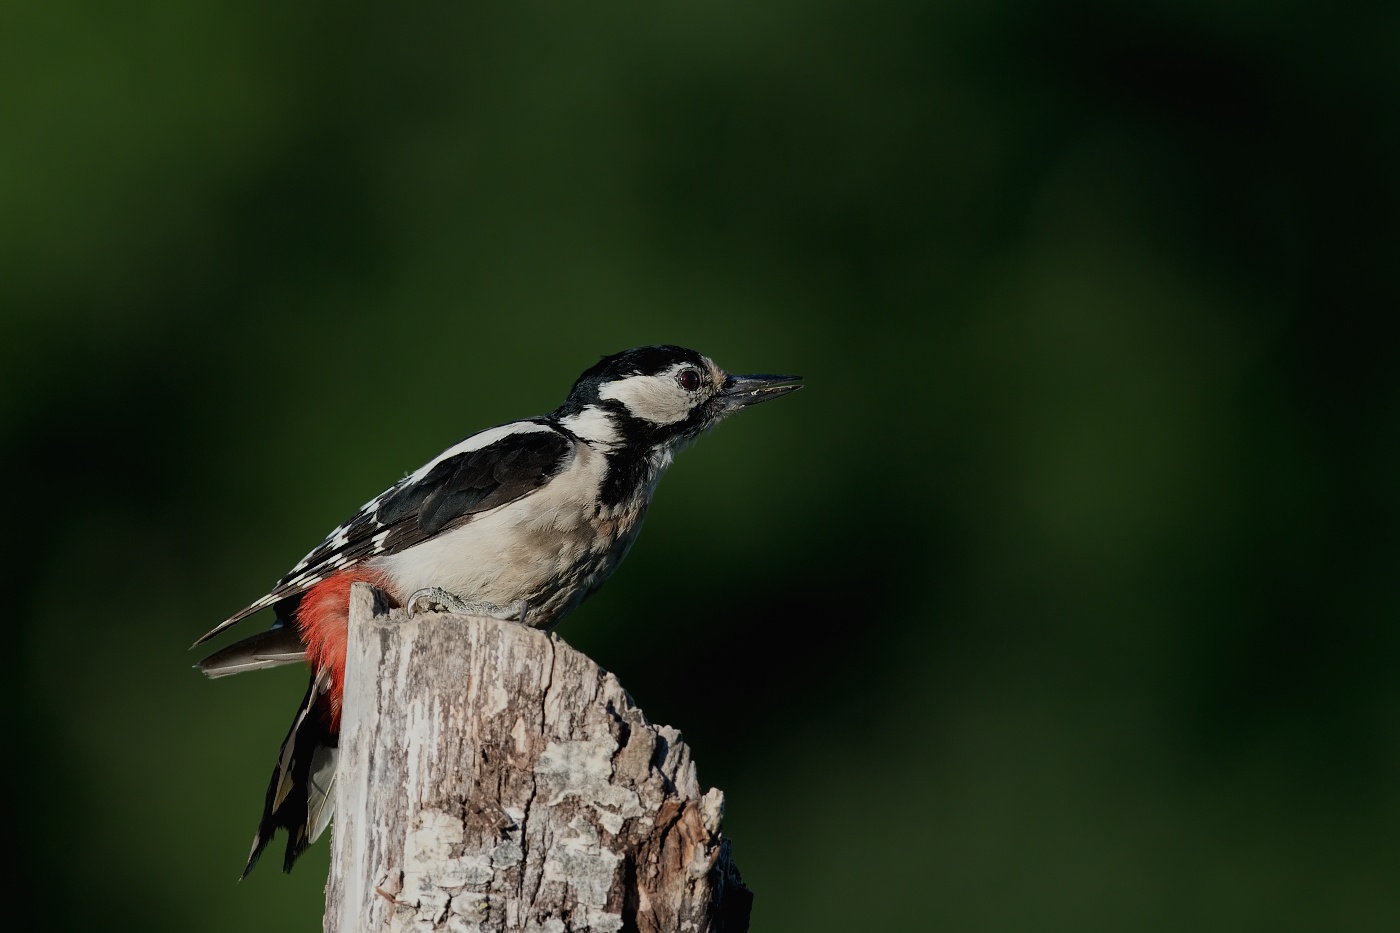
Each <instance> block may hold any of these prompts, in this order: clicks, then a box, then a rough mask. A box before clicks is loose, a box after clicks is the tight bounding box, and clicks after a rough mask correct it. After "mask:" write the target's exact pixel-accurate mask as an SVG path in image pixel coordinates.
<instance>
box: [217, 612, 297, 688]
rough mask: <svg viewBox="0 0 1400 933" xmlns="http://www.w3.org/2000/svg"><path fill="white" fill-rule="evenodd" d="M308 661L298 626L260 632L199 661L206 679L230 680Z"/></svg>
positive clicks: (282, 626)
mask: <svg viewBox="0 0 1400 933" xmlns="http://www.w3.org/2000/svg"><path fill="white" fill-rule="evenodd" d="M304 660H306V645H305V644H303V643H302V640H301V635H300V634H299V633H298V632H297V629H296V626H294V625H285V624H280V623H279V624H278V625H274V626H273V627H272V628H270V629H268V630H267V631H265V632H258V633H257V634H256V635H251V636H249V637H248V638H245V639H243V640H242V641H236V642H234V643H233V644H231V645H229V646H228V647H227V648H220V649H219V650H218V651H215V652H214V653H213V654H211V655H209V657H207V658H205V659H204V660H202V661H200V662H199V663H198V664H196V665H195V667H197V668H199V670H200V671H201V672H203V673H204V675H205V676H206V677H210V678H214V677H227V676H228V675H230V674H241V673H243V672H244V671H260V670H263V669H265V668H269V667H280V666H281V665H283V664H294V663H296V662H298V661H304Z"/></svg>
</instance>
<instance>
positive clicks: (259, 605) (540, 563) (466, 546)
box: [195, 346, 801, 877]
mask: <svg viewBox="0 0 1400 933" xmlns="http://www.w3.org/2000/svg"><path fill="white" fill-rule="evenodd" d="M800 380H801V377H800V376H775V375H747V376H736V375H730V374H728V373H726V372H724V371H723V370H722V369H720V368H719V367H718V366H716V365H715V364H714V363H713V362H712V361H711V360H710V359H709V358H707V357H704V356H701V355H700V354H699V353H696V352H695V351H694V350H687V349H685V348H684V347H677V346H654V347H637V348H635V349H632V350H625V351H623V352H621V353H616V354H613V355H612V356H606V357H603V358H602V359H601V360H600V361H599V362H598V363H597V364H596V365H594V366H593V367H592V368H590V369H589V370H588V371H586V372H585V373H584V374H583V375H581V376H580V377H579V378H578V380H577V381H576V382H574V385H573V388H572V389H570V391H569V394H568V397H567V398H565V400H564V404H562V405H560V406H559V407H558V408H557V409H555V410H554V411H553V412H551V413H550V414H547V415H543V416H541V417H538V418H527V419H525V420H523V421H513V422H510V423H509V424H502V425H499V426H497V427H494V428H489V429H487V430H485V431H482V432H480V433H478V434H474V435H472V436H471V437H468V438H467V439H466V440H464V441H461V442H459V443H457V444H454V445H453V446H451V447H449V448H447V449H446V450H444V451H443V452H442V453H440V454H438V455H437V456H436V457H434V458H433V459H432V460H430V461H428V462H427V463H426V464H424V465H423V466H422V467H419V468H418V469H417V470H415V471H414V472H412V473H410V474H409V475H408V476H406V477H404V479H402V480H401V481H399V482H398V483H395V484H394V485H393V486H390V487H389V488H388V489H386V490H385V491H384V492H382V493H380V494H379V495H377V496H375V497H374V498H373V499H371V500H370V501H369V502H367V503H365V505H364V507H363V508H361V509H360V510H359V511H358V512H356V513H355V514H354V515H352V516H351V517H350V518H349V519H348V520H347V521H345V522H344V523H342V524H341V525H340V526H339V527H337V528H336V529H334V530H333V531H332V532H331V533H330V534H329V535H327V536H326V538H325V540H323V541H322V542H321V543H320V544H318V545H316V547H315V548H313V549H312V551H311V553H309V554H307V555H306V556H305V557H304V558H302V559H301V561H299V562H298V563H297V565H296V566H295V567H293V568H292V569H291V571H290V572H288V573H287V575H286V576H284V577H283V578H282V579H281V580H279V581H278V582H277V585H276V586H274V587H273V588H272V590H271V591H270V592H269V593H268V594H267V595H265V596H263V597H262V598H260V599H258V600H256V601H254V602H253V603H251V604H250V605H248V606H247V607H245V608H244V609H241V610H239V611H238V612H236V613H234V614H233V615H231V616H229V617H228V618H227V619H226V620H224V621H223V622H221V623H220V624H219V625H217V626H215V627H214V628H213V629H212V630H211V631H210V632H208V633H207V634H205V635H204V636H203V637H201V638H200V639H199V640H198V641H196V642H195V645H200V644H202V643H204V642H205V641H207V640H209V639H210V638H213V637H214V636H215V635H218V634H219V633H220V632H222V631H224V630H225V629H227V628H228V627H229V626H231V625H233V624H235V623H236V622H239V621H241V620H243V619H245V618H247V617H248V616H251V615H253V614H254V613H256V612H259V611H261V610H263V609H272V611H273V613H274V614H275V621H274V622H273V625H272V627H271V628H270V629H268V630H267V631H264V632H260V633H258V634H256V635H253V636H251V637H249V638H245V639H243V640H242V641H239V642H236V643H234V644H232V645H229V646H228V647H226V648H223V649H222V650H220V651H217V652H215V653H214V654H211V655H210V656H209V657H207V658H205V659H204V660H202V661H200V662H199V664H198V665H196V666H197V667H198V668H199V669H200V670H201V671H203V672H204V673H205V674H207V675H208V676H210V677H223V676H226V675H229V674H237V673H241V672H243V671H250V670H259V669H263V668H269V667H276V666H278V665H282V664H290V663H294V662H298V661H305V663H306V664H307V666H308V667H310V669H311V682H310V685H309V686H308V687H307V691H306V697H305V699H303V700H302V703H301V706H300V707H299V708H298V709H297V713H296V716H295V718H294V719H293V720H292V727H291V730H290V731H289V732H288V733H287V737H286V739H284V740H283V742H282V748H281V751H280V753H279V754H278V757H277V763H276V765H275V766H274V767H273V769H272V779H271V782H270V783H269V785H268V788H267V796H266V798H265V800H264V803H263V813H262V819H261V820H260V821H259V823H258V829H257V833H256V834H255V835H254V837H253V848H252V851H251V852H250V853H249V855H248V862H247V865H246V866H245V867H244V869H243V877H247V875H248V872H250V871H251V870H252V868H253V866H254V865H255V864H257V861H258V857H259V856H260V855H262V852H263V850H264V849H265V848H266V847H267V845H268V843H269V842H270V841H271V840H272V837H273V835H274V834H275V832H276V831H277V830H278V829H284V830H286V832H287V848H286V853H285V855H284V857H283V861H282V869H283V871H288V872H289V871H291V870H292V865H293V864H294V863H295V862H296V860H297V857H298V856H300V855H301V854H302V852H304V851H305V850H306V848H307V846H308V845H310V844H311V843H312V842H314V841H315V840H316V839H317V837H318V836H320V835H321V833H322V832H323V831H324V830H325V828H326V826H327V825H328V824H329V823H330V819H331V816H332V812H333V806H334V803H333V799H334V798H333V794H332V788H333V786H334V777H335V762H336V744H337V739H338V736H339V733H340V703H341V694H342V690H343V685H344V678H345V645H346V636H347V622H348V618H349V611H350V587H351V585H352V584H353V583H356V582H360V581H363V582H366V583H370V584H373V585H374V586H376V587H378V588H379V590H380V591H382V592H383V593H384V594H385V596H386V597H387V598H388V600H389V601H390V602H391V603H393V604H396V605H399V606H402V607H405V608H407V609H408V610H409V612H410V613H412V612H414V611H416V610H420V609H424V608H445V609H450V610H452V611H455V612H470V613H479V614H486V615H489V616H492V617H495V618H499V619H504V620H511V621H516V622H520V623H523V624H526V625H530V626H533V627H536V628H541V629H546V630H548V629H552V628H553V627H554V626H555V625H557V624H558V623H559V621H560V620H561V619H562V618H563V617H564V616H565V615H566V614H567V613H569V612H570V611H571V610H573V609H574V608H575V607H577V606H578V605H579V604H580V603H581V602H583V600H584V599H586V598H587V597H588V596H589V595H590V594H591V593H593V592H594V591H595V590H597V589H598V587H600V586H601V585H602V584H603V581H604V580H606V579H607V577H608V575H609V574H611V573H612V572H613V570H614V569H616V567H617V565H618V563H619V562H621V560H622V558H623V557H624V556H625V555H626V554H627V551H628V549H629V548H630V547H631V546H632V542H633V541H634V540H635V539H636V537H637V532H638V530H639V529H640V528H641V523H642V518H643V516H644V515H645V514H646V511H647V505H648V504H649V503H650V502H651V497H652V493H653V492H654V491H655V489H656V484H657V482H658V481H659V480H660V479H661V475H662V474H663V473H665V472H666V468H667V467H668V466H670V464H671V461H672V459H673V458H674V457H675V455H676V453H677V452H678V451H679V450H681V449H682V448H684V447H685V446H687V445H688V444H689V443H691V442H692V441H694V440H695V439H696V438H697V437H698V436H699V435H700V434H701V433H703V432H704V431H706V430H708V429H709V428H712V427H714V425H716V424H718V423H719V422H720V421H721V420H722V419H724V418H725V417H726V416H728V415H729V414H731V413H733V412H735V411H738V410H739V409H740V408H744V407H747V406H749V405H753V404H756V403H758V402H763V401H767V400H769V399H774V398H778V397H779V396H782V395H787V394H788V393H790V392H792V391H794V390H796V389H798V388H800V385H799V383H800Z"/></svg>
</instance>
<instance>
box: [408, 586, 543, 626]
mask: <svg viewBox="0 0 1400 933" xmlns="http://www.w3.org/2000/svg"><path fill="white" fill-rule="evenodd" d="M404 608H405V609H407V610H408V615H409V618H412V617H413V615H414V614H415V613H417V612H456V613H459V614H461V615H469V616H487V617H489V618H492V619H500V620H501V621H502V622H520V623H522V624H523V623H524V621H525V617H526V615H527V614H528V613H529V610H530V606H529V604H528V603H527V602H526V601H525V600H523V599H518V600H516V601H515V602H513V603H511V604H510V605H509V606H506V607H504V608H503V607H501V606H497V605H496V604H495V603H488V602H487V601H486V600H484V599H463V598H462V597H460V596H458V595H457V594H456V593H449V592H447V590H444V589H442V588H441V587H436V586H430V587H426V588H424V589H421V590H417V591H415V592H414V593H413V595H411V596H409V597H408V600H407V601H406V602H405V603H404Z"/></svg>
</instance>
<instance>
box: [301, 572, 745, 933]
mask: <svg viewBox="0 0 1400 933" xmlns="http://www.w3.org/2000/svg"><path fill="white" fill-rule="evenodd" d="M351 599H352V606H351V612H350V645H349V654H348V659H347V665H346V683H345V706H344V713H343V716H342V720H341V744H340V761H339V766H338V771H337V778H336V788H335V795H336V812H335V826H334V830H333V841H332V854H331V877H330V884H329V886H328V887H327V889H326V920H325V929H326V930H327V931H328V933H356V931H370V930H383V929H389V930H451V931H463V933H465V931H478V930H479V931H497V930H525V931H539V933H564V931H570V930H579V931H583V930H596V931H614V930H617V931H621V930H627V931H633V930H635V931H639V933H649V931H657V933H660V931H681V930H684V931H696V933H704V931H709V933H719V931H723V933H736V931H744V930H747V929H748V914H749V906H750V904H751V903H752V895H751V894H750V893H749V891H748V889H747V888H745V887H744V886H743V882H742V881H741V880H740V878H739V874H738V871H737V870H736V869H735V868H734V866H733V863H732V862H731V861H730V859H729V844H728V841H727V840H725V839H722V838H721V836H720V819H721V816H722V815H723V810H724V795H723V794H722V793H721V792H720V791H719V790H717V789H714V788H711V789H710V790H709V791H707V792H705V793H703V794H702V793H701V791H700V785H699V784H698V783H697V782H696V778H695V765H694V763H693V762H692V761H691V759H690V749H689V748H687V747H686V745H685V744H684V743H683V742H682V741H681V738H680V733H679V732H677V731H676V730H675V729H672V728H670V727H669V726H653V725H652V724H651V723H649V722H647V720H646V718H645V717H644V716H643V715H642V712H641V711H640V710H638V709H637V708H636V707H634V706H633V705H632V702H631V699H630V698H629V697H628V696H627V693H626V692H625V691H624V690H623V689H622V687H621V686H620V685H619V684H618V682H617V679H616V678H615V677H613V676H612V675H611V674H608V673H606V672H604V671H603V670H601V669H600V668H599V667H598V666H597V665H596V664H594V663H593V662H592V661H590V660H589V659H588V658H586V657H584V656H583V655H582V654H580V653H579V652H577V651H574V650H573V649H572V648H570V647H569V646H568V645H566V644H564V643H563V642H562V641H560V640H558V639H557V638H553V637H551V636H549V635H546V634H544V633H542V632H539V631H536V630H534V629H529V628H526V627H524V626H521V625H517V624H514V623H509V622H498V621H495V620H492V619H482V618H477V617H469V616H456V615H445V614H431V613H429V614H419V615H416V616H415V617H414V618H412V619H409V618H408V617H407V615H406V614H405V613H404V612H403V611H402V610H393V611H387V610H385V609H384V608H383V607H382V605H381V604H380V603H379V602H378V598H377V593H375V591H374V590H372V589H371V588H370V587H368V586H366V585H363V584H357V585H356V587H355V590H354V592H353V594H352V597H351Z"/></svg>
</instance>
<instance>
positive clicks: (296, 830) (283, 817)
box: [241, 669, 339, 878]
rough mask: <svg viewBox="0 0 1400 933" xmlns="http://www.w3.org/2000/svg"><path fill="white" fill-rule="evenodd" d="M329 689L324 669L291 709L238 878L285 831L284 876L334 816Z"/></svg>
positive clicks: (335, 742)
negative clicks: (293, 714)
mask: <svg viewBox="0 0 1400 933" xmlns="http://www.w3.org/2000/svg"><path fill="white" fill-rule="evenodd" d="M330 684H331V672H330V670H329V669H323V670H321V671H319V672H317V673H316V674H315V675H313V676H312V678H311V683H310V685H309V686H308V687H307V689H306V698H305V699H303V700H302V701H301V706H299V707H298V708H297V714H296V718H295V719H293V720H292V728H291V730H290V731H288V732H287V737H286V738H285V739H284V740H283V741H282V749H281V751H280V752H279V754H278V756H277V764H276V765H275V766H274V767H273V769H272V779H271V781H270V782H269V783H268V786H267V798H266V800H265V801H264V802H263V814H262V819H261V820H260V821H259V822H258V831H257V834H256V835H255V836H254V837H253V849H252V851H251V852H249V853H248V864H247V866H246V867H244V869H243V875H242V876H241V877H243V878H246V877H248V873H249V872H250V871H252V870H253V866H254V865H256V864H257V862H258V857H259V856H261V855H262V853H263V849H265V848H267V845H268V843H269V842H271V841H272V837H273V835H274V834H275V833H276V832H277V830H279V829H285V830H286V831H287V851H286V855H285V856H283V859H282V870H283V871H285V872H290V871H291V870H292V865H293V864H294V863H295V862H296V860H297V858H298V857H299V856H300V855H301V854H302V853H303V852H305V851H306V847H307V846H309V845H311V843H313V842H315V841H316V840H317V838H319V837H320V835H321V833H322V832H324V831H325V829H326V826H328V825H329V824H330V821H331V815H332V814H333V813H334V811H335V796H334V793H333V792H334V789H335V764H336V756H337V745H338V740H339V735H338V734H337V733H336V732H333V731H331V724H332V714H331V707H330V697H329V696H328V690H329V688H330Z"/></svg>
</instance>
